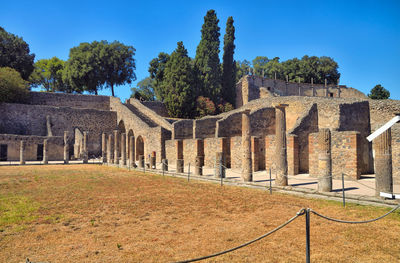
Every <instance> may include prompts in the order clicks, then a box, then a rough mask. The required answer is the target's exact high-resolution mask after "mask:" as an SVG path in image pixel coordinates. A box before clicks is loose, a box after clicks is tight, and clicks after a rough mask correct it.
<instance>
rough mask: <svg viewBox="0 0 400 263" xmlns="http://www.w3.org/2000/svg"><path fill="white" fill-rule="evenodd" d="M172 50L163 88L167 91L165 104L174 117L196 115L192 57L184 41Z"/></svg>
mask: <svg viewBox="0 0 400 263" xmlns="http://www.w3.org/2000/svg"><path fill="white" fill-rule="evenodd" d="M177 45H178V46H177V48H176V49H175V50H174V52H172V54H171V56H170V58H169V60H168V62H167V64H166V67H165V71H164V81H163V82H162V86H163V87H162V89H163V90H164V91H166V92H167V93H166V94H165V98H164V103H165V106H166V108H167V110H168V113H169V115H170V116H172V117H178V118H190V117H193V116H194V106H195V92H194V91H193V89H192V85H193V84H194V79H195V78H194V74H193V68H192V65H191V59H190V58H189V57H188V55H187V50H186V49H185V47H184V46H183V43H182V42H178V44H177Z"/></svg>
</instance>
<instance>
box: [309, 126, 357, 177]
mask: <svg viewBox="0 0 400 263" xmlns="http://www.w3.org/2000/svg"><path fill="white" fill-rule="evenodd" d="M317 135H318V133H311V134H310V135H309V140H310V145H309V152H310V176H311V177H317V176H318V151H319V146H318V140H317ZM331 147H332V148H331V149H332V176H333V177H334V178H337V179H339V178H341V176H342V173H343V174H345V176H348V177H351V178H353V179H359V178H360V176H361V144H360V133H359V132H354V131H344V132H340V131H332V142H331Z"/></svg>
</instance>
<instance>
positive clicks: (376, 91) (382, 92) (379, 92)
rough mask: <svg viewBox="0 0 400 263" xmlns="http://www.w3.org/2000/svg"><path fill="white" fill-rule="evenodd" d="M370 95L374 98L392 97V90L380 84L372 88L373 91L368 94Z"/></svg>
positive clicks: (384, 98)
mask: <svg viewBox="0 0 400 263" xmlns="http://www.w3.org/2000/svg"><path fill="white" fill-rule="evenodd" d="M368 97H369V98H371V99H373V100H386V99H388V98H389V97H390V92H389V91H388V90H387V89H385V88H384V87H382V85H381V84H378V85H376V86H375V87H374V88H373V89H371V93H370V94H368Z"/></svg>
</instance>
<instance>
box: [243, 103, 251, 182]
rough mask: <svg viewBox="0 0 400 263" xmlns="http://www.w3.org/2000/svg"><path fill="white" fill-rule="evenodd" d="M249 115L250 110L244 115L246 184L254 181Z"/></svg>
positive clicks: (244, 177) (244, 172) (244, 170)
mask: <svg viewBox="0 0 400 263" xmlns="http://www.w3.org/2000/svg"><path fill="white" fill-rule="evenodd" d="M249 114H250V110H245V111H244V112H243V113H242V153H243V155H242V178H243V180H244V181H245V182H251V181H253V172H252V168H251V136H250V116H249Z"/></svg>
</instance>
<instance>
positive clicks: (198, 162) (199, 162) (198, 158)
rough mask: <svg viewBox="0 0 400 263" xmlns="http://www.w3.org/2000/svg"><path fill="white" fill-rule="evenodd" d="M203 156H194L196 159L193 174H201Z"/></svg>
mask: <svg viewBox="0 0 400 263" xmlns="http://www.w3.org/2000/svg"><path fill="white" fill-rule="evenodd" d="M202 159H203V157H202V156H196V161H195V165H194V174H195V175H203V165H202V162H203V160H202Z"/></svg>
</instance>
